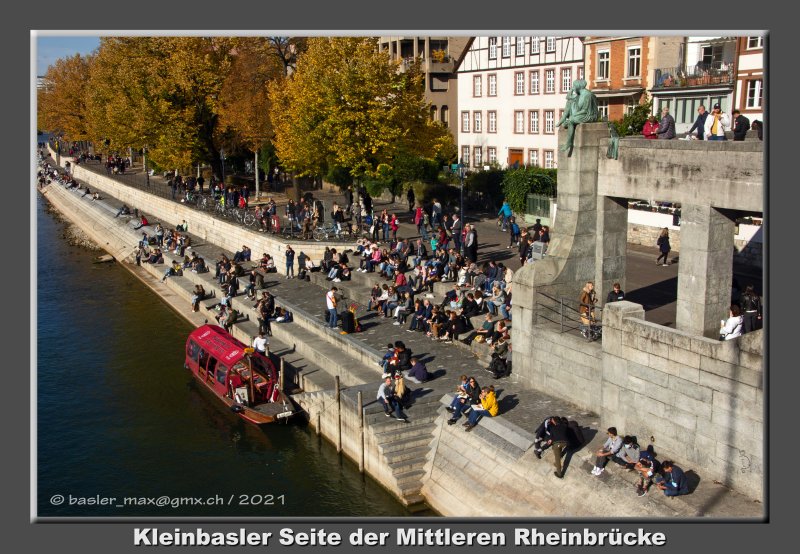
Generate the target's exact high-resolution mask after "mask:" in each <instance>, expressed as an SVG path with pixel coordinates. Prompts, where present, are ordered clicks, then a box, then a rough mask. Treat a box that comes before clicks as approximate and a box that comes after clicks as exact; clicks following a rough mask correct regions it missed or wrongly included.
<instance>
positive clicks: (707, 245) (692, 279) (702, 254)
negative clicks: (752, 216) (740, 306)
mask: <svg viewBox="0 0 800 554" xmlns="http://www.w3.org/2000/svg"><path fill="white" fill-rule="evenodd" d="M681 212H682V213H681V251H680V263H679V264H678V306H677V314H676V318H675V323H676V326H677V328H678V329H680V330H681V331H687V332H690V333H695V334H698V335H704V336H706V337H709V338H716V337H718V336H719V322H720V319H727V317H728V309H729V308H730V304H731V283H732V280H733V249H734V245H733V237H734V221H733V220H732V219H731V218H730V217H728V216H727V215H725V214H724V213H722V212H721V211H720V210H718V209H716V208H713V207H711V206H699V205H691V204H684V205H683V206H682V208H681Z"/></svg>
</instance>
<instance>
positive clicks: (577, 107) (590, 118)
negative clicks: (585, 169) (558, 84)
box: [556, 79, 600, 156]
mask: <svg viewBox="0 0 800 554" xmlns="http://www.w3.org/2000/svg"><path fill="white" fill-rule="evenodd" d="M599 116H600V112H599V111H598V110H597V97H596V96H595V95H594V93H593V92H592V91H590V90H588V89H587V88H586V81H584V80H583V79H576V80H575V81H574V82H573V83H572V90H571V91H570V92H569V94H567V104H566V106H564V115H563V116H562V117H561V119H560V120H559V122H558V123H557V124H556V127H560V126H561V125H566V127H567V142H566V144H564V145H563V146H561V148H559V150H561V151H562V152H567V156H571V155H572V147H573V141H574V140H575V127H576V126H577V125H579V124H580V123H593V122H595V121H597V120H598V118H599Z"/></svg>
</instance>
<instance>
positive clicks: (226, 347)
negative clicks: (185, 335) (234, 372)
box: [189, 325, 246, 367]
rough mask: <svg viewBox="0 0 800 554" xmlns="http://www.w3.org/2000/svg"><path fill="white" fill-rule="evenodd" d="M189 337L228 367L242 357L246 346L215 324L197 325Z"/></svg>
mask: <svg viewBox="0 0 800 554" xmlns="http://www.w3.org/2000/svg"><path fill="white" fill-rule="evenodd" d="M189 339H190V340H193V341H195V342H196V343H197V344H198V345H200V347H201V348H202V349H203V350H205V351H206V352H208V353H209V354H210V355H211V356H213V357H214V358H216V359H218V360H219V361H221V362H223V363H224V364H225V365H227V366H228V367H231V366H232V365H233V364H235V363H236V362H237V361H239V360H240V359H242V358H243V357H244V349H245V348H246V346H245V345H244V344H243V343H242V342H241V341H238V340H236V339H235V338H233V337H232V336H230V335H229V334H228V333H226V332H225V330H224V329H223V328H222V327H218V326H216V325H203V326H201V327H198V328H197V329H195V330H194V331H192V332H191V334H190V335H189Z"/></svg>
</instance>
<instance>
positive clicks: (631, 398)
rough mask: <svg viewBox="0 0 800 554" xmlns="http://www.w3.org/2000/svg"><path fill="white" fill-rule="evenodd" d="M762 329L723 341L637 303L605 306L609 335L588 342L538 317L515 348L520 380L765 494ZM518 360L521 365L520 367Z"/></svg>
mask: <svg viewBox="0 0 800 554" xmlns="http://www.w3.org/2000/svg"><path fill="white" fill-rule="evenodd" d="M762 333H763V331H757V332H754V333H750V334H747V335H744V336H743V337H741V338H739V339H736V340H731V341H717V340H713V339H708V338H705V337H702V336H696V335H691V334H689V333H685V332H682V331H678V330H675V329H671V328H668V327H663V326H661V325H656V324H653V323H648V322H646V321H645V320H644V309H643V308H642V306H641V305H639V304H634V303H631V302H618V303H613V304H607V305H606V306H605V309H604V315H603V339H602V344H600V343H587V342H586V341H585V340H584V339H582V338H581V337H578V336H574V335H570V334H562V333H560V332H559V330H558V328H555V327H550V326H545V325H534V326H532V327H531V340H530V341H526V342H521V341H517V342H515V344H514V347H515V350H514V355H515V357H516V356H520V357H523V358H528V359H530V360H531V363H530V364H526V365H527V366H528V367H531V368H532V370H526V369H525V368H523V367H521V368H520V372H519V379H520V382H522V383H525V384H526V385H528V386H531V387H534V388H537V389H540V390H544V391H547V392H548V393H550V394H553V395H554V396H557V397H560V398H564V399H566V400H569V401H570V402H573V403H575V404H577V405H578V406H580V407H582V408H584V409H587V410H594V411H597V412H598V413H600V414H601V416H602V425H601V427H610V426H615V427H617V429H619V431H620V433H624V434H628V435H635V436H637V437H638V438H639V441H640V444H645V445H646V444H648V443H649V442H651V441H650V437H653V439H655V440H654V444H655V448H656V450H657V451H659V453H660V454H661V457H662V459H663V458H664V457H670V458H675V459H677V460H683V461H684V462H686V463H690V464H692V467H693V468H695V470H696V471H697V472H698V473H702V474H703V475H704V476H705V478H710V479H716V480H718V481H720V482H722V483H725V484H726V485H728V486H730V487H732V488H735V489H737V490H739V491H742V492H745V493H747V494H751V495H753V496H755V497H759V498H760V497H761V496H762V494H763V483H762V480H763V475H764V457H763V456H764V370H763V334H762ZM515 367H516V366H515Z"/></svg>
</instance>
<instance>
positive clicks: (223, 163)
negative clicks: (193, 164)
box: [219, 148, 225, 185]
mask: <svg viewBox="0 0 800 554" xmlns="http://www.w3.org/2000/svg"><path fill="white" fill-rule="evenodd" d="M219 157H220V160H221V162H222V183H223V185H224V184H225V151H224V150H223V149H222V148H220V149H219Z"/></svg>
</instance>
